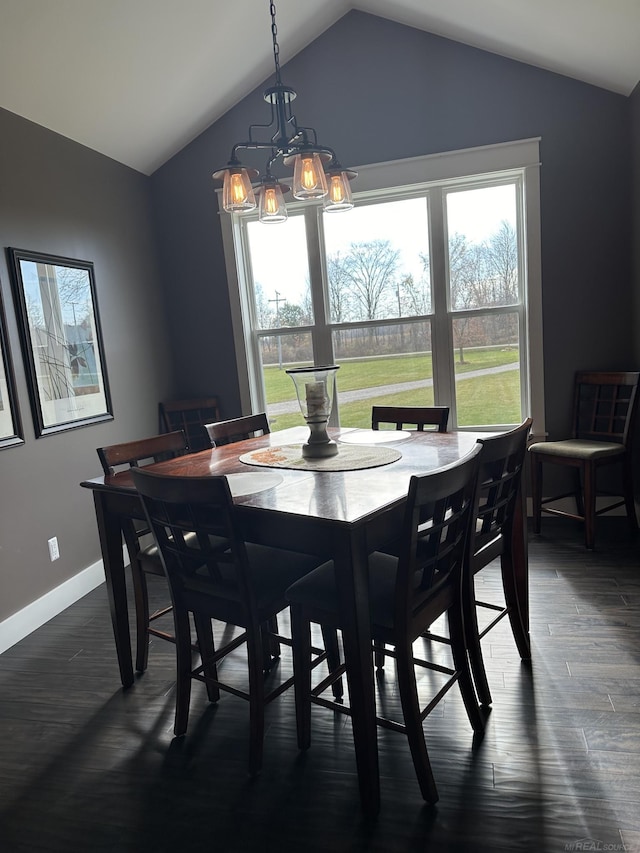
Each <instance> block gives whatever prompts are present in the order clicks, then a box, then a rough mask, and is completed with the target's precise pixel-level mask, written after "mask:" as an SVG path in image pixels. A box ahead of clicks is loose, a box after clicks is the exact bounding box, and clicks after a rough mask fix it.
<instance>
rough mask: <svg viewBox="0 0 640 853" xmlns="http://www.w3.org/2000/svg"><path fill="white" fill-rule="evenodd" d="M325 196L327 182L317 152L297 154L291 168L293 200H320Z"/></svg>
mask: <svg viewBox="0 0 640 853" xmlns="http://www.w3.org/2000/svg"><path fill="white" fill-rule="evenodd" d="M326 194H327V180H326V177H325V174H324V169H323V168H322V161H321V160H320V157H319V156H318V154H317V152H315V151H314V152H313V153H304V154H299V155H298V156H297V157H296V159H295V164H294V167H293V195H294V196H295V198H300V199H307V198H322V197H323V196H325V195H326Z"/></svg>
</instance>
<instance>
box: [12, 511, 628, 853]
mask: <svg viewBox="0 0 640 853" xmlns="http://www.w3.org/2000/svg"><path fill="white" fill-rule="evenodd" d="M598 537H599V538H598V550H597V551H596V552H592V553H590V552H587V551H585V549H584V547H583V545H582V532H581V530H580V529H579V528H578V527H577V526H575V525H572V524H566V523H564V522H561V521H555V520H549V521H545V523H544V525H543V536H541V537H532V538H531V544H530V563H531V636H532V644H533V662H532V666H531V667H526V666H524V665H522V664H521V662H520V660H519V658H518V656H517V654H516V650H515V646H514V643H513V640H512V637H511V635H510V631H509V628H508V627H507V626H506V625H505V626H504V627H503V626H500V627H499V628H498V629H497V630H496V631H494V632H493V633H492V634H491V635H490V636H489V637H488V638H487V640H486V641H485V655H486V660H487V668H488V671H489V676H490V683H491V688H492V691H493V699H494V702H493V710H492V711H491V713H490V714H489V716H488V720H487V730H486V734H485V737H484V739H483V740H482V741H481V742H480V743H477V744H475V745H474V744H473V739H472V733H471V729H470V727H469V724H468V721H467V719H466V716H465V714H464V711H463V709H462V703H461V701H460V699H459V696H458V694H457V692H456V691H455V689H454V691H452V693H451V694H449V696H448V697H447V699H446V700H445V702H444V704H443V705H441V706H440V707H439V709H438V710H437V711H436V712H435V713H434V714H433V715H432V716H430V717H429V718H428V721H427V723H426V731H427V736H428V743H429V748H430V754H431V758H432V762H433V765H434V773H435V776H436V781H437V783H438V786H439V791H440V802H439V803H438V804H437V805H436V806H427V805H425V804H424V802H423V801H422V799H421V797H420V793H419V790H418V786H417V783H416V781H415V777H414V774H413V768H412V765H411V760H410V757H409V751H408V747H407V744H406V742H405V739H404V738H403V736H402V735H399V734H396V733H393V732H389V731H380V733H379V742H380V766H381V774H382V810H381V814H380V816H379V818H378V819H377V820H376V821H372V822H367V821H366V820H365V819H364V818H363V817H362V814H361V812H360V807H359V799H358V787H357V778H356V774H355V761H354V756H353V747H352V740H351V734H350V723H349V721H348V720H347V719H346V718H345V717H342V716H341V717H340V718H338V719H334V717H333V715H332V713H331V712H329V711H325V710H324V709H322V708H314V709H313V727H314V728H313V743H312V747H311V749H310V750H309V751H308V752H307V753H305V754H300V753H299V752H298V750H297V748H296V740H295V722H294V712H293V696H292V695H291V694H290V693H287V694H285V695H284V696H283V697H281V699H280V700H277V701H276V702H275V703H273V704H272V705H271V706H270V707H269V709H268V711H267V733H266V748H265V759H264V770H263V772H262V774H261V775H260V776H259V777H258V778H256V779H254V780H251V779H250V778H249V777H248V776H247V773H246V766H247V763H246V762H247V727H248V708H247V705H246V703H244V702H243V701H242V700H240V699H237V698H235V697H233V696H230V695H223V697H222V699H221V700H220V702H219V703H218V705H217V706H212V705H208V703H207V702H206V700H205V696H204V688H203V686H202V685H198V684H194V688H193V699H192V712H191V718H190V723H189V730H188V733H187V736H186V737H185V738H182V739H179V740H175V739H174V738H173V737H172V726H173V698H174V697H173V647H172V646H171V645H169V644H168V643H164V642H162V641H160V640H156V641H154V642H153V646H152V648H151V652H150V663H149V669H148V671H147V672H146V673H145V674H144V675H143V676H141V677H138V678H137V680H136V683H135V685H134V686H133V687H132V688H131V689H129V690H127V691H123V690H122V689H121V688H120V683H119V679H118V670H117V665H116V659H115V653H114V649H113V639H112V634H111V627H110V621H109V616H108V606H107V599H106V593H105V590H104V588H103V587H101V588H99V589H97V590H95V591H94V592H92V593H91V594H90V595H88V596H86V597H85V598H84V599H82V600H81V601H79V602H77V603H76V604H74V605H73V606H72V607H70V608H69V609H68V610H67V611H65V612H64V613H62V614H61V615H59V616H57V617H56V618H55V619H53V620H51V622H49V623H48V624H47V625H45V626H43V627H42V628H40V629H39V630H38V631H36V632H35V633H34V634H32V635H31V636H29V637H28V638H26V639H25V640H23V641H22V642H21V643H19V644H17V645H16V646H14V647H13V648H12V649H10V650H9V651H7V652H6V653H5V654H3V655H2V656H0V695H1V697H2V701H1V704H0V851H2V853H23V851H28V853H33V851H38V853H40V851H42V853H53V851H55V853H75V851H82V853H84V851H91V853H100V851H114V853H115V852H116V851H117V853H120V851H127V853H151V851H153V853H163V851H175V853H188V852H189V851H254V850H255V851H269V852H270V851H273V853H276V851H277V852H278V853H281V851H292V852H293V851H296V853H303V851H362V850H374V851H385V853H386V851H426V850H434V851H436V850H437V851H502V850H509V851H512V850H526V851H536V853H539V851H545V853H556V851H557V853H561V851H565V850H640V559H639V553H640V551H639V547H640V546H639V544H638V542H632V541H631V540H630V539H629V536H628V532H627V528H626V525H625V522H624V520H622V519H600V520H599V521H598ZM478 581H479V582H480V583H481V584H482V586H483V587H484V588H485V589H486V590H488V591H489V592H490V591H491V590H492V589H495V588H496V587H497V585H498V575H497V572H495V571H494V567H490V569H489V570H488V571H487V570H485V571H483V572H482V573H481V575H479V576H478ZM162 592H163V589H162V583H161V582H160V581H158V582H157V583H154V585H153V588H152V595H153V597H154V598H157V599H158V600H160V599H161V598H162V597H163V596H162ZM283 621H284V620H282V619H281V622H283ZM285 655H286V652H285ZM289 666H290V664H289V659H288V657H285V656H283V660H282V663H281V666H280V671H279V672H276V673H274V675H273V677H274V678H278V677H280V676H281V675H282V673H286V672H288V671H289ZM225 667H226V671H227V672H229V673H231V674H232V675H233V676H237V677H240V676H241V674H242V671H243V670H242V660H241V659H240V657H238V658H237V659H236V660H231V659H228V660H227V662H226V663H225ZM424 680H425V686H426V683H427V681H428V680H429V676H428V675H425V677H424ZM379 692H380V698H381V702H383V703H384V705H385V706H386V707H390V706H393V705H394V704H396V703H397V696H396V692H395V684H394V677H393V666H392V664H391V662H388V663H387V665H386V667H385V675H384V677H383V678H381V679H380V680H379Z"/></svg>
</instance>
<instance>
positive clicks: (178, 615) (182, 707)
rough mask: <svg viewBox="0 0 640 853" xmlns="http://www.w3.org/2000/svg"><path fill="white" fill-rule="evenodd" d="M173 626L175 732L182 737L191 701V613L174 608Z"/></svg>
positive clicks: (180, 608)
mask: <svg viewBox="0 0 640 853" xmlns="http://www.w3.org/2000/svg"><path fill="white" fill-rule="evenodd" d="M173 624H174V629H175V634H176V716H175V723H174V726H173V732H174V734H175V735H176V737H180V735H183V734H184V733H185V732H186V730H187V723H188V721H189V702H190V700H191V624H190V622H189V613H188V612H187V611H186V610H185V609H183V608H182V607H174V609H173Z"/></svg>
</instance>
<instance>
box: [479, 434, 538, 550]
mask: <svg viewBox="0 0 640 853" xmlns="http://www.w3.org/2000/svg"><path fill="white" fill-rule="evenodd" d="M531 424H532V421H531V418H527V420H525V421H523V422H522V424H520V426H519V427H516V428H515V429H512V430H510V431H509V432H505V433H501V434H500V435H496V436H491V437H489V438H485V439H480V440H479V442H478V444H479V445H480V446H481V448H482V453H481V455H480V474H479V476H478V510H477V522H476V532H475V537H474V539H475V544H474V553H478V551H480V550H481V549H482V548H483V547H486V546H487V545H488V544H489V543H491V542H493V541H494V540H497V538H498V537H502V538H503V539H505V540H506V539H509V538H510V536H511V529H512V526H513V520H514V516H515V508H516V501H517V500H519V499H520V488H521V483H522V474H523V469H524V460H525V455H526V451H527V441H528V438H529V432H530V430H531ZM483 565H484V563H483Z"/></svg>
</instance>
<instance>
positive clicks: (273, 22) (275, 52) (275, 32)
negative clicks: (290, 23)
mask: <svg viewBox="0 0 640 853" xmlns="http://www.w3.org/2000/svg"><path fill="white" fill-rule="evenodd" d="M269 12H270V14H271V35H272V37H273V59H274V62H275V64H276V83H277V84H278V85H280V83H281V82H282V81H281V80H280V45H279V44H278V25H277V24H276V4H275V3H274V2H273V0H271V2H270V4H269Z"/></svg>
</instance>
